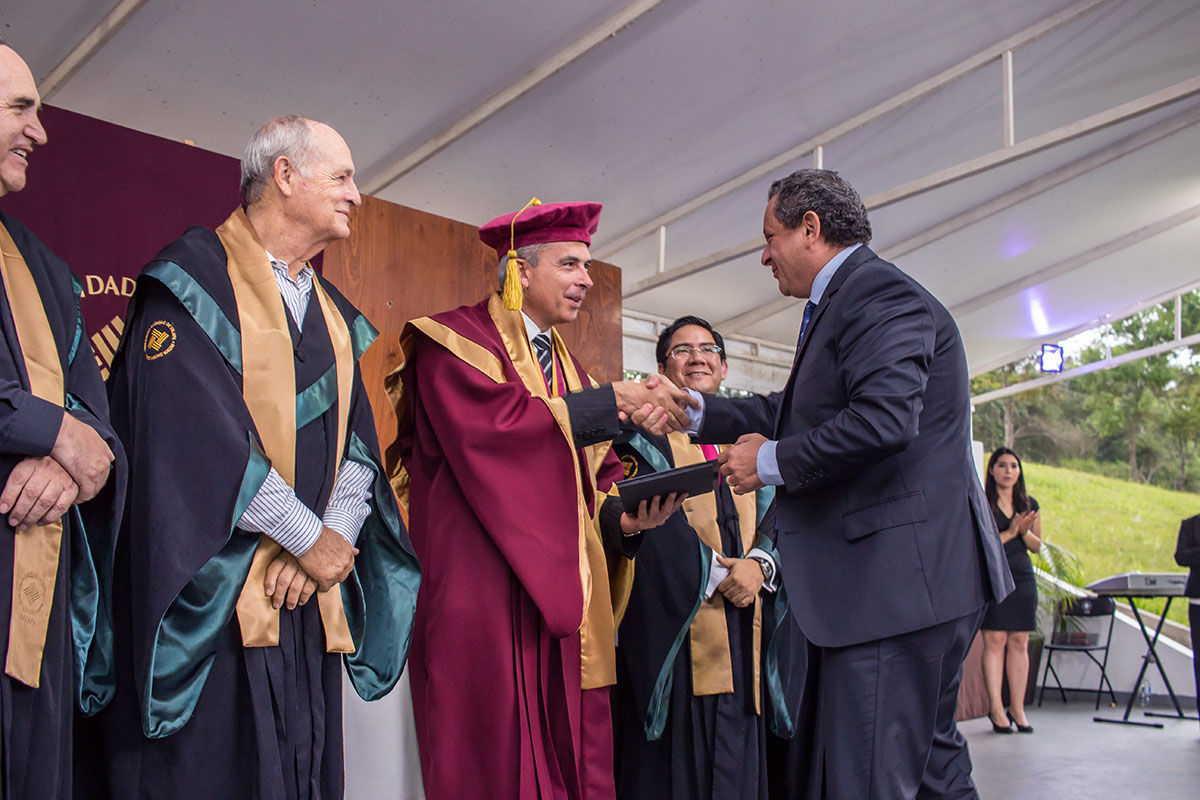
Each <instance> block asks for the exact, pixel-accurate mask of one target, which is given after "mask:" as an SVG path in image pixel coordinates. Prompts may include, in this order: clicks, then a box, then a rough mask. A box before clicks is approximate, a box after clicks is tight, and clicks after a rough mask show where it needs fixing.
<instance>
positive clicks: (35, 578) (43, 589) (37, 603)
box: [17, 572, 49, 614]
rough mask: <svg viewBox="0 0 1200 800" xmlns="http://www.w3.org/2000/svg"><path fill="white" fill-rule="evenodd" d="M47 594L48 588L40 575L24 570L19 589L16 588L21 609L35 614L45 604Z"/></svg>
mask: <svg viewBox="0 0 1200 800" xmlns="http://www.w3.org/2000/svg"><path fill="white" fill-rule="evenodd" d="M48 595H49V590H48V588H47V586H46V582H45V581H44V580H42V577H41V576H40V575H38V574H36V573H33V572H26V573H25V574H24V575H22V576H21V582H20V585H19V589H18V590H17V599H18V600H19V603H20V607H21V611H23V612H25V613H26V614H36V613H38V612H39V611H41V610H42V609H43V608H45V606H46V597H47V596H48Z"/></svg>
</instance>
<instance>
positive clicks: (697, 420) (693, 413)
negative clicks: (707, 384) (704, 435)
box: [683, 386, 704, 436]
mask: <svg viewBox="0 0 1200 800" xmlns="http://www.w3.org/2000/svg"><path fill="white" fill-rule="evenodd" d="M683 390H684V391H685V392H687V393H688V394H690V395H691V396H692V397H694V398H696V399H697V400H698V401H700V407H699V408H692V407H691V406H688V407H687V416H688V427H687V430H686V431H684V433H686V434H687V435H688V436H695V435H696V434H698V433H699V432H700V426H701V425H702V424H704V395H702V394H700V392H697V391H696V390H695V389H689V388H687V387H686V386H685V387H683Z"/></svg>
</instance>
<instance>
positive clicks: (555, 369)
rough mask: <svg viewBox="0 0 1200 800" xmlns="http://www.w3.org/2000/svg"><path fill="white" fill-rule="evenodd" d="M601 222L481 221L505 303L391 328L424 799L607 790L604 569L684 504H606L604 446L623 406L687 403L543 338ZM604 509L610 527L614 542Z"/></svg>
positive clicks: (581, 275) (622, 565) (576, 282)
mask: <svg viewBox="0 0 1200 800" xmlns="http://www.w3.org/2000/svg"><path fill="white" fill-rule="evenodd" d="M599 213H600V205H599V204H598V203H554V204H548V205H535V206H533V207H532V208H530V207H528V206H527V207H526V209H523V210H522V211H521V212H518V213H517V214H508V215H506V216H503V217H500V218H497V219H495V220H493V221H492V222H489V223H487V224H486V225H484V226H483V227H482V228H480V232H479V235H480V238H481V239H482V240H483V241H484V242H485V243H487V244H488V245H490V246H492V247H495V248H496V250H497V252H498V253H499V255H500V272H501V282H502V285H503V287H504V288H503V296H502V295H501V294H495V295H492V296H491V297H489V298H487V299H485V300H484V301H483V302H481V303H478V304H476V305H474V306H464V307H461V308H457V309H454V310H452V311H447V312H444V313H442V314H437V315H435V316H433V317H426V318H423V319H419V320H414V321H413V322H411V323H409V324H408V326H406V328H405V330H404V333H403V335H402V336H401V344H402V347H403V350H404V354H405V359H406V360H405V363H404V365H403V366H402V367H401V368H400V369H398V370H397V371H396V372H395V373H393V374H392V376H390V379H389V390H390V391H391V392H392V397H393V400H394V401H395V402H396V410H397V417H398V419H399V420H400V435H399V437H398V438H397V441H396V444H395V446H394V447H393V449H392V451H391V452H390V453H389V456H390V457H391V459H392V461H391V464H390V469H391V470H392V473H393V476H394V477H393V483H394V485H396V486H397V487H398V489H399V491H400V494H401V496H402V497H404V496H405V493H407V498H408V504H409V514H410V518H409V523H410V532H411V535H412V541H413V545H414V547H415V549H416V551H417V554H418V557H419V558H420V559H421V563H422V564H423V565H424V570H425V578H424V583H423V584H422V588H421V593H420V595H419V598H418V602H417V617H416V621H415V625H414V631H413V644H412V649H411V651H410V656H409V665H410V670H411V671H410V678H411V681H412V691H413V708H414V716H415V719H416V727H417V738H418V742H419V744H420V751H421V766H422V774H423V778H424V782H425V793H426V797H428V798H430V800H465V799H467V798H489V800H508V799H509V798H514V799H518V798H519V800H535V799H537V798H554V799H555V800H558V799H559V798H562V799H563V800H565V799H566V798H580V800H595V799H596V798H612V797H614V796H615V790H614V787H613V775H612V727H611V720H610V716H609V698H608V692H609V686H611V685H612V684H613V683H614V682H615V680H616V669H615V657H614V648H613V614H612V608H613V604H612V600H611V599H610V579H611V580H612V581H613V582H614V583H615V582H618V581H619V580H620V579H621V577H622V575H623V573H625V572H627V571H628V570H627V567H628V561H627V560H626V558H625V557H627V556H630V555H632V553H633V551H634V550H635V549H636V547H637V544H638V542H639V540H640V538H641V537H640V536H638V535H637V534H638V533H639V532H640V531H641V530H643V529H645V528H648V527H653V526H655V525H657V524H660V523H661V522H662V521H663V520H665V519H666V517H667V516H669V515H670V513H672V512H673V511H674V509H675V508H677V507H678V504H677V503H676V502H675V501H674V498H672V497H668V498H667V499H666V500H665V501H664V502H663V504H662V507H659V505H658V503H657V502H655V503H654V507H653V508H646V507H644V506H643V508H642V509H640V513H639V514H629V513H623V510H622V508H621V506H620V501H619V500H618V499H617V498H615V497H609V498H607V499H606V498H605V494H606V492H607V490H608V489H609V487H611V485H612V484H613V482H614V481H615V480H617V479H619V478H620V477H621V475H622V470H621V466H620V462H619V461H618V460H617V459H616V457H615V456H614V455H613V454H612V453H611V442H610V441H609V440H611V438H612V437H613V436H615V435H616V434H617V432H618V416H619V415H620V416H626V415H628V416H631V417H634V418H635V419H637V420H638V421H641V422H642V423H643V424H645V425H649V426H650V427H658V428H659V429H661V428H664V427H666V426H667V425H668V424H670V425H671V427H678V426H679V425H680V423H682V424H684V425H686V413H685V411H684V407H683V405H684V403H686V402H687V401H686V400H685V399H683V398H684V396H683V395H681V394H680V393H679V392H678V390H676V389H675V387H674V386H672V385H671V384H670V383H669V382H666V381H663V382H661V383H660V384H657V385H656V386H655V384H651V385H650V386H647V385H643V384H638V383H633V382H628V381H623V382H617V383H613V384H607V385H604V386H599V387H597V386H595V385H594V384H593V383H592V381H591V379H590V378H589V377H588V376H587V374H586V373H585V372H584V370H583V367H582V366H581V365H580V364H579V362H578V361H576V360H575V358H574V357H573V356H571V355H570V353H568V352H567V349H566V347H565V345H564V344H563V342H562V339H561V338H560V337H559V336H558V334H557V332H555V331H554V328H553V326H554V325H558V324H563V323H567V322H570V321H572V320H573V319H575V317H576V315H577V314H578V312H579V308H580V306H581V304H582V303H583V300H584V296H585V294H586V293H587V290H588V288H589V287H590V286H591V285H592V281H591V279H590V278H589V277H588V266H589V264H590V262H591V256H590V254H589V252H588V245H589V244H590V243H591V234H592V233H594V232H595V230H596V226H597V219H598V217H599ZM651 386H654V388H651ZM648 407H649V408H653V410H652V411H650V410H649V408H648ZM647 412H649V413H650V414H651V416H650V417H649V418H648V419H645V420H643V417H645V416H646V414H647ZM397 457H399V459H400V460H401V461H402V466H403V469H401V464H397V463H396V461H395V459H396V458H397ZM598 515H605V516H607V515H612V516H616V517H619V518H620V526H619V528H617V529H616V531H619V532H616V535H614V536H611V537H610V540H609V541H602V540H601V537H600V534H599V533H598V532H597V528H596V526H595V525H594V518H595V517H596V516H598ZM609 564H612V565H613V570H612V575H611V576H610V573H609Z"/></svg>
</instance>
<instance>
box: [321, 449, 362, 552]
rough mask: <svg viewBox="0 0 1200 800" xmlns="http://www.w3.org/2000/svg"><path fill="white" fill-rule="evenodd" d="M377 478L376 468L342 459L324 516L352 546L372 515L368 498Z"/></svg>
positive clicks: (325, 520)
mask: <svg viewBox="0 0 1200 800" xmlns="http://www.w3.org/2000/svg"><path fill="white" fill-rule="evenodd" d="M374 480H375V473H374V471H373V470H371V469H368V468H367V467H365V466H363V465H362V464H359V463H358V462H357V461H351V460H349V459H345V460H343V461H342V466H341V469H339V470H338V476H337V481H336V482H335V483H334V484H333V491H332V492H330V495H329V503H328V504H327V505H326V506H325V514H324V516H323V518H322V522H324V523H325V527H327V528H330V529H331V530H334V531H336V532H337V533H338V534H340V535H341V537H342V538H343V539H345V540H346V541H347V542H349V543H350V545H351V546H353V545H354V543H355V542H356V541H358V533H359V531H361V530H362V526H363V523H364V522H366V521H367V517H368V516H370V514H371V506H370V505H368V502H367V501H368V500H369V499H370V497H371V484H372V483H373V482H374Z"/></svg>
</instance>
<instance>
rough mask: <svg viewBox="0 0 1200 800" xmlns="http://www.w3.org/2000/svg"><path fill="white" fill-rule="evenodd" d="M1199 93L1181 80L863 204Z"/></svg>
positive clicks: (1193, 81)
mask: <svg viewBox="0 0 1200 800" xmlns="http://www.w3.org/2000/svg"><path fill="white" fill-rule="evenodd" d="M1198 93H1200V76H1197V77H1195V78H1189V79H1188V80H1186V81H1180V82H1179V83H1177V84H1175V85H1174V86H1168V87H1167V88H1166V89H1160V90H1159V91H1157V92H1151V93H1150V94H1147V95H1143V96H1142V97H1139V98H1137V99H1136V100H1130V101H1129V102H1128V103H1122V104H1121V105H1119V106H1115V107H1113V108H1110V109H1108V110H1107V111H1101V112H1100V113H1099V114H1093V115H1092V116H1090V117H1086V118H1084V119H1081V120H1077V121H1075V122H1072V123H1070V124H1069V125H1063V126H1061V127H1059V128H1055V129H1054V130H1052V131H1047V132H1046V133H1043V134H1040V135H1038V136H1032V137H1030V138H1028V139H1025V140H1024V141H1022V142H1021V143H1020V144H1016V145H1013V146H1012V147H1001V148H1000V149H999V150H993V151H992V152H990V153H988V154H986V155H982V156H979V157H978V158H972V159H970V160H969V161H964V162H962V163H961V164H955V165H954V166H953V167H947V168H946V169H943V170H939V171H937V172H934V173H933V174H931V175H926V176H925V177H924V178H918V179H916V180H915V181H909V182H908V183H904V184H901V185H900V186H897V187H896V188H894V189H889V190H888V191H886V192H879V193H878V194H874V195H871V196H870V197H868V198H867V199H866V200H865V201H863V202H865V203H866V204H867V208H870V209H876V208H886V207H887V206H890V205H891V204H893V203H898V202H900V201H901V200H907V199H908V198H910V197H916V196H917V195H920V194H924V193H925V192H928V191H929V190H931V189H936V188H938V187H940V186H945V185H947V184H950V183H955V182H957V181H960V180H962V179H963V178H969V177H971V176H972V175H978V174H979V173H981V172H986V171H987V170H990V169H995V168H996V167H999V166H1001V165H1003V164H1007V163H1009V162H1011V161H1016V160H1017V159H1020V158H1025V157H1026V156H1031V155H1033V154H1034V153H1040V152H1041V151H1043V150H1046V149H1048V148H1050V147H1054V146H1055V145H1060V144H1064V143H1066V142H1069V141H1072V140H1073V139H1078V138H1079V137H1080V136H1086V135H1087V134H1089V133H1095V132H1096V131H1099V130H1103V129H1104V128H1107V127H1110V126H1112V125H1116V124H1118V123H1120V122H1124V121H1126V120H1128V119H1132V118H1133V117H1136V116H1140V115H1142V114H1147V113H1149V112H1151V111H1155V110H1156V109H1159V108H1162V107H1163V106H1165V105H1169V104H1171V103H1176V102H1178V101H1180V100H1184V99H1187V98H1188V97H1191V96H1192V95H1194V94H1198Z"/></svg>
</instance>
